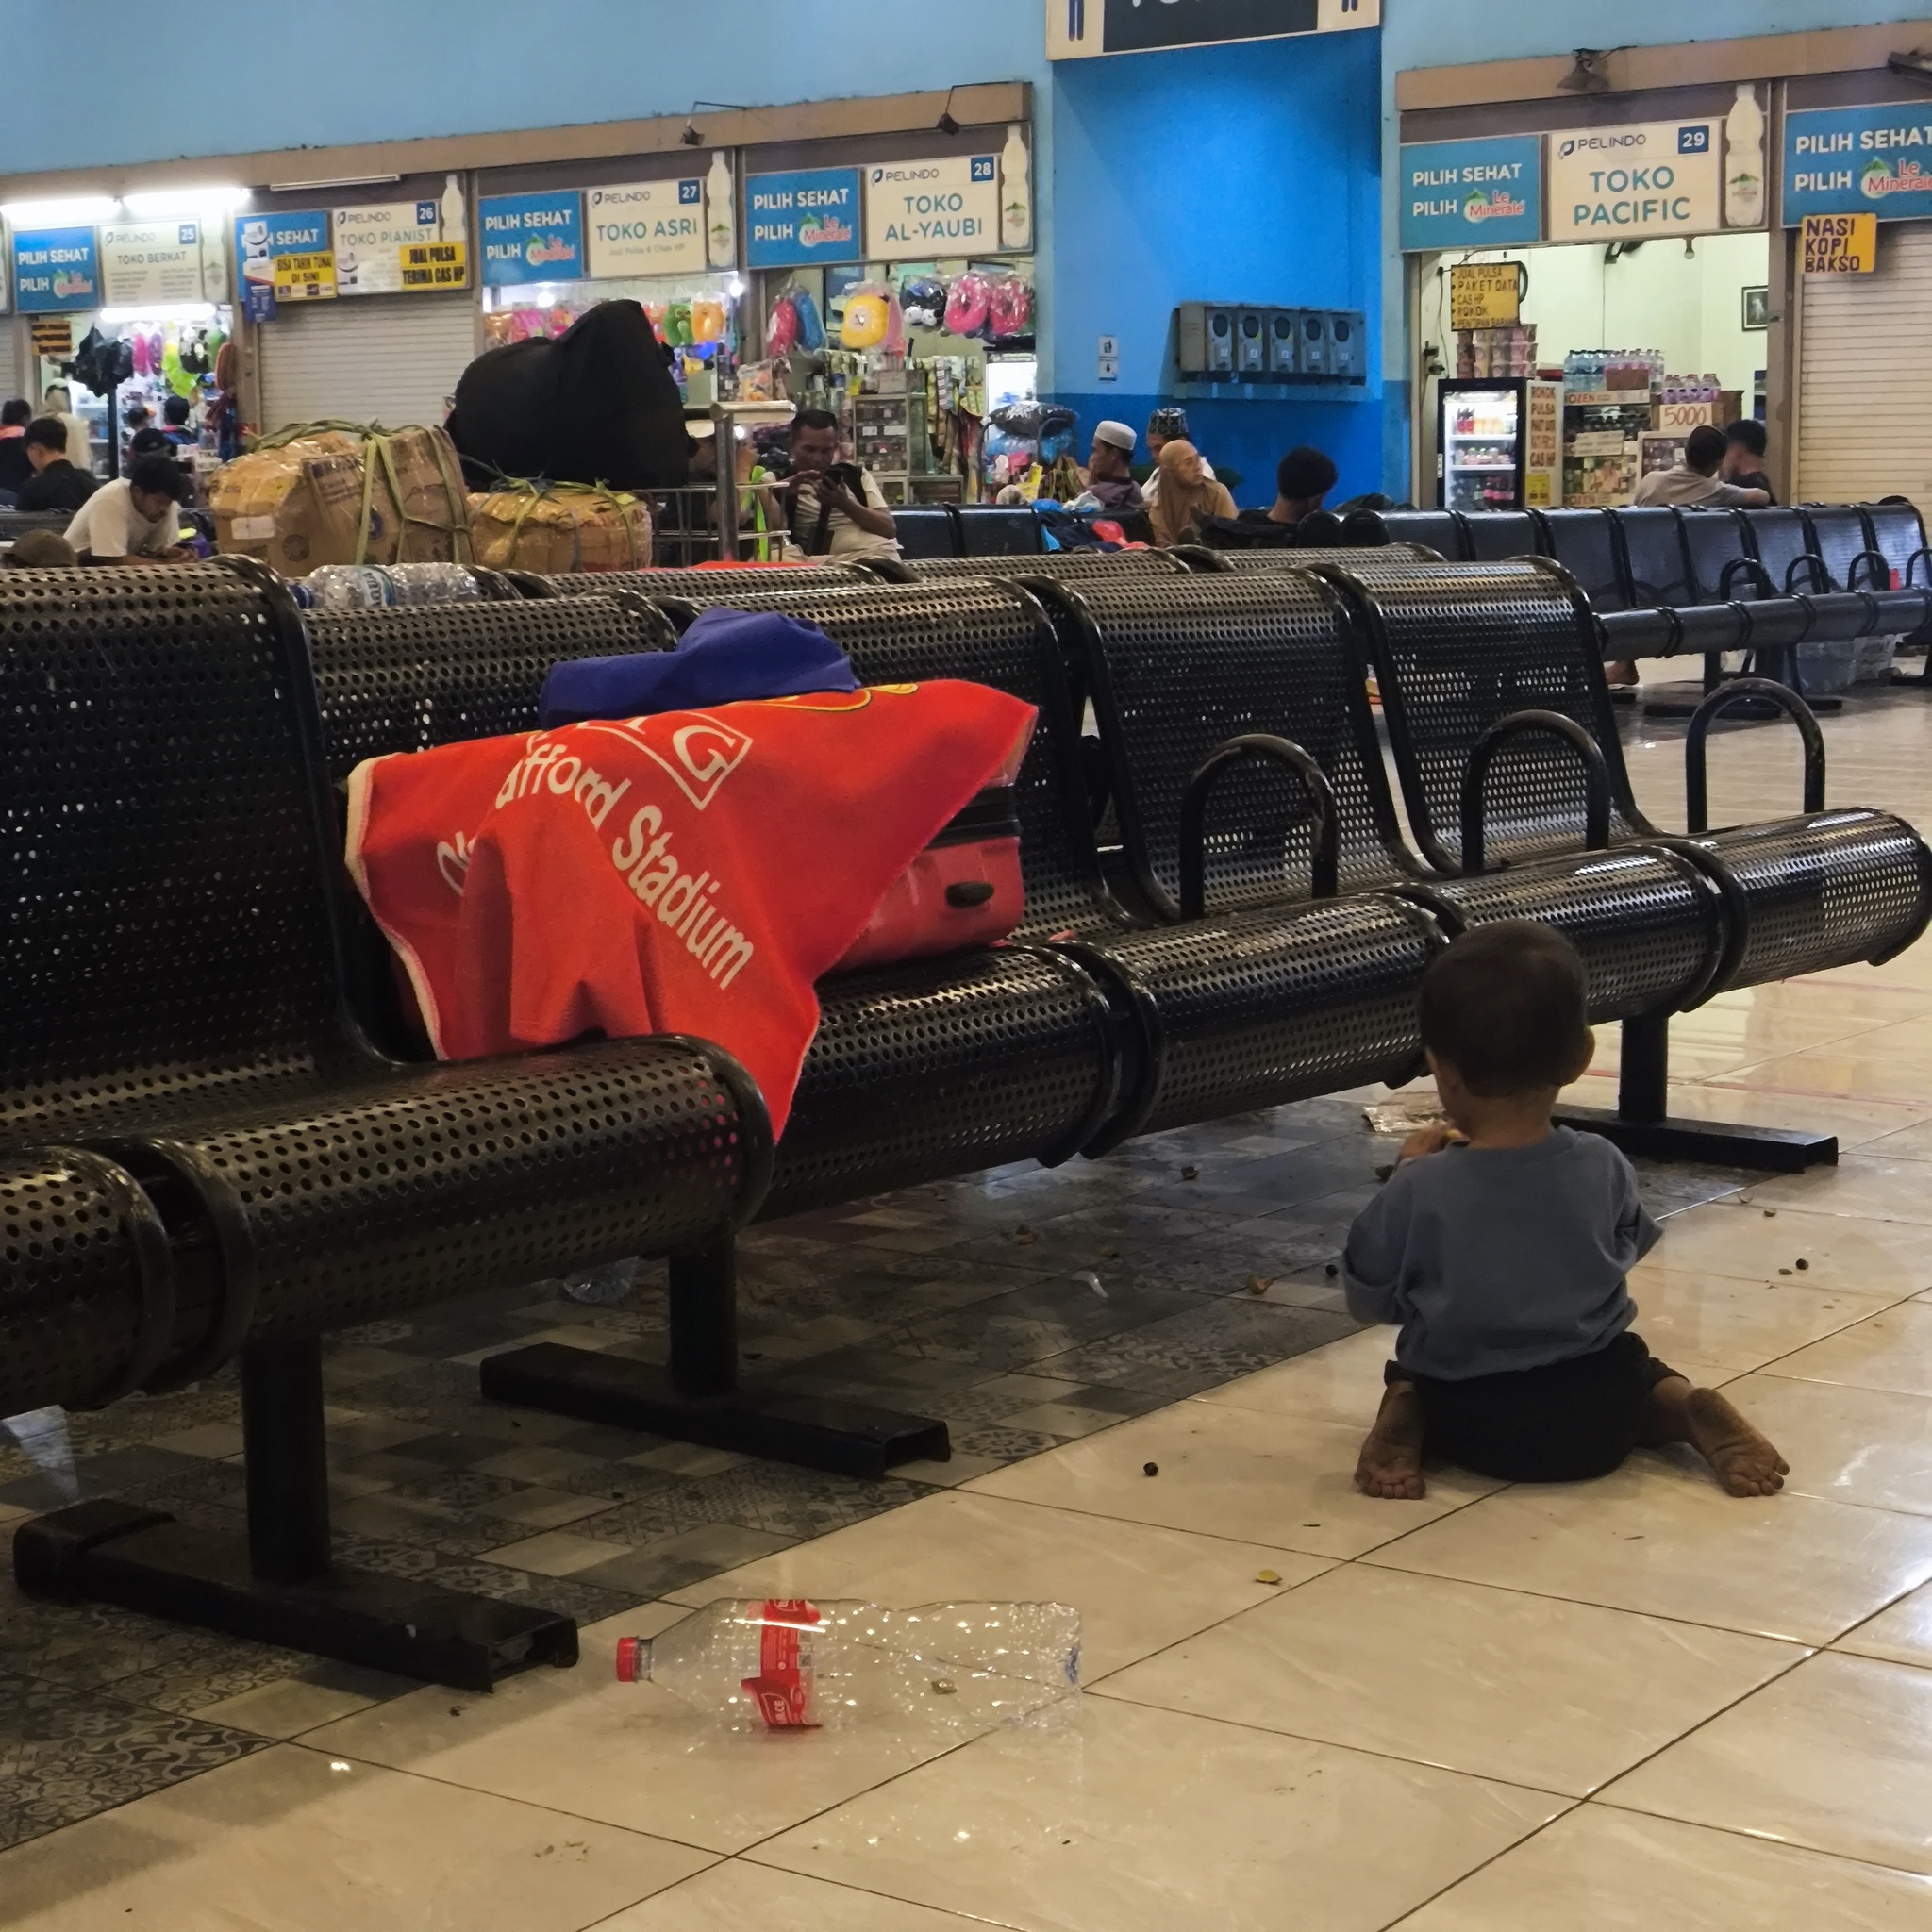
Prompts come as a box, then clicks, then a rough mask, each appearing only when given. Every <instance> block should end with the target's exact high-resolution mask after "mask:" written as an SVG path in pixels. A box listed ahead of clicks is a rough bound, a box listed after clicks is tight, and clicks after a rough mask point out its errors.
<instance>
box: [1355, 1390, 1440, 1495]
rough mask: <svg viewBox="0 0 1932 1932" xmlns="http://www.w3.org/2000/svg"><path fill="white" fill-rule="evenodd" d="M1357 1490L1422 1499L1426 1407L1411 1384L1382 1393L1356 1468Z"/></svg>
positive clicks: (1365, 1492) (1370, 1493) (1369, 1493)
mask: <svg viewBox="0 0 1932 1932" xmlns="http://www.w3.org/2000/svg"><path fill="white" fill-rule="evenodd" d="M1355 1486H1356V1488H1357V1489H1358V1490H1359V1491H1361V1492H1362V1493H1363V1494H1364V1495H1365V1496H1394V1497H1402V1498H1406V1499H1408V1500H1413V1499H1414V1498H1416V1497H1418V1496H1421V1495H1422V1494H1423V1493H1424V1488H1425V1485H1424V1482H1423V1406H1422V1404H1421V1402H1420V1401H1418V1400H1417V1398H1416V1392H1415V1386H1414V1384H1413V1383H1410V1382H1391V1384H1390V1385H1389V1387H1388V1388H1386V1389H1385V1390H1383V1391H1382V1406H1381V1407H1380V1408H1379V1409H1377V1410H1376V1411H1375V1423H1374V1427H1373V1428H1372V1429H1370V1431H1369V1434H1368V1440H1367V1441H1364V1442H1363V1444H1362V1453H1361V1457H1360V1459H1359V1460H1358V1461H1357V1463H1356V1466H1355Z"/></svg>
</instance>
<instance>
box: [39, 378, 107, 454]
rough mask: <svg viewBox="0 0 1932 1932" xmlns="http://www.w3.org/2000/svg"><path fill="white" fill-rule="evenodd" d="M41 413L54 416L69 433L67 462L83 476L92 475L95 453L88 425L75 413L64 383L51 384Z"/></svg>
mask: <svg viewBox="0 0 1932 1932" xmlns="http://www.w3.org/2000/svg"><path fill="white" fill-rule="evenodd" d="M41 413H42V415H43V416H52V417H53V418H55V420H56V421H57V422H58V424H59V425H60V426H61V428H63V429H64V430H66V432H67V460H68V461H69V462H70V463H72V464H73V465H74V467H75V469H76V470H78V471H79V472H80V474H81V475H83V476H87V475H92V473H93V467H94V458H93V451H92V446H91V445H90V443H89V441H88V430H87V424H86V423H85V422H84V421H83V420H82V419H81V418H80V417H78V416H76V415H75V413H74V398H73V397H72V396H71V395H70V394H69V393H68V391H67V385H66V384H65V383H64V382H50V383H49V384H48V385H47V393H46V396H45V398H44V400H43V401H42V404H41Z"/></svg>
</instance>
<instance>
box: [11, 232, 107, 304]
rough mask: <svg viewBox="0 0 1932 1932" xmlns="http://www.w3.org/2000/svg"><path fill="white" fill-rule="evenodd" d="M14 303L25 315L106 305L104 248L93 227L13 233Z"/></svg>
mask: <svg viewBox="0 0 1932 1932" xmlns="http://www.w3.org/2000/svg"><path fill="white" fill-rule="evenodd" d="M13 306H14V307H15V308H18V309H19V310H20V312H21V313H22V314H23V315H36V314H40V315H44V314H48V313H50V312H52V311H56V310H58V309H63V308H99V307H100V306H101V259H100V248H99V244H98V242H97V240H96V237H95V234H94V231H93V230H92V228H28V229H22V230H17V231H16V232H15V234H14V237H13Z"/></svg>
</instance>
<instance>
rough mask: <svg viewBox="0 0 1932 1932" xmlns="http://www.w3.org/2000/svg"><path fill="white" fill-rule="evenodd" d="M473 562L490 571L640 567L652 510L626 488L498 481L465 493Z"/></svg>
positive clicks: (647, 555) (646, 554) (646, 555)
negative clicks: (477, 492)
mask: <svg viewBox="0 0 1932 1932" xmlns="http://www.w3.org/2000/svg"><path fill="white" fill-rule="evenodd" d="M470 534H471V540H472V541H473V542H474V543H475V551H476V561H477V562H478V563H479V564H484V565H487V566H488V567H489V568H491V569H492V570H531V571H539V572H541V573H543V574H545V575H554V574H560V573H562V572H565V571H597V570H641V569H643V568H644V567H645V566H647V565H648V564H649V563H650V561H651V512H650V510H649V508H647V507H646V506H645V505H644V503H643V502H642V501H641V499H640V498H638V497H636V496H633V495H631V494H629V493H628V492H627V491H612V490H602V489H599V488H597V486H596V485H594V484H589V483H532V482H515V483H505V484H502V485H501V486H499V487H498V488H497V489H495V490H493V491H490V492H489V493H488V494H487V495H478V496H472V497H471V499H470Z"/></svg>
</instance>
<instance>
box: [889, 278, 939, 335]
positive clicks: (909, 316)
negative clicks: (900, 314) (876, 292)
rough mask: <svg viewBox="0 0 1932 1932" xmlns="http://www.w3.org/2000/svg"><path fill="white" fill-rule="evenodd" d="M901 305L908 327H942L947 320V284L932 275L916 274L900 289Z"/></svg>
mask: <svg viewBox="0 0 1932 1932" xmlns="http://www.w3.org/2000/svg"><path fill="white" fill-rule="evenodd" d="M899 305H900V307H901V308H903V309H904V310H905V312H906V325H907V326H908V328H932V329H937V328H942V327H943V326H944V325H945V320H946V285H945V283H943V282H941V281H935V280H934V279H933V278H932V277H931V276H930V275H915V276H914V277H913V278H912V279H911V280H910V281H909V282H908V283H907V284H906V285H905V287H904V288H902V289H901V290H900V291H899Z"/></svg>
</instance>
